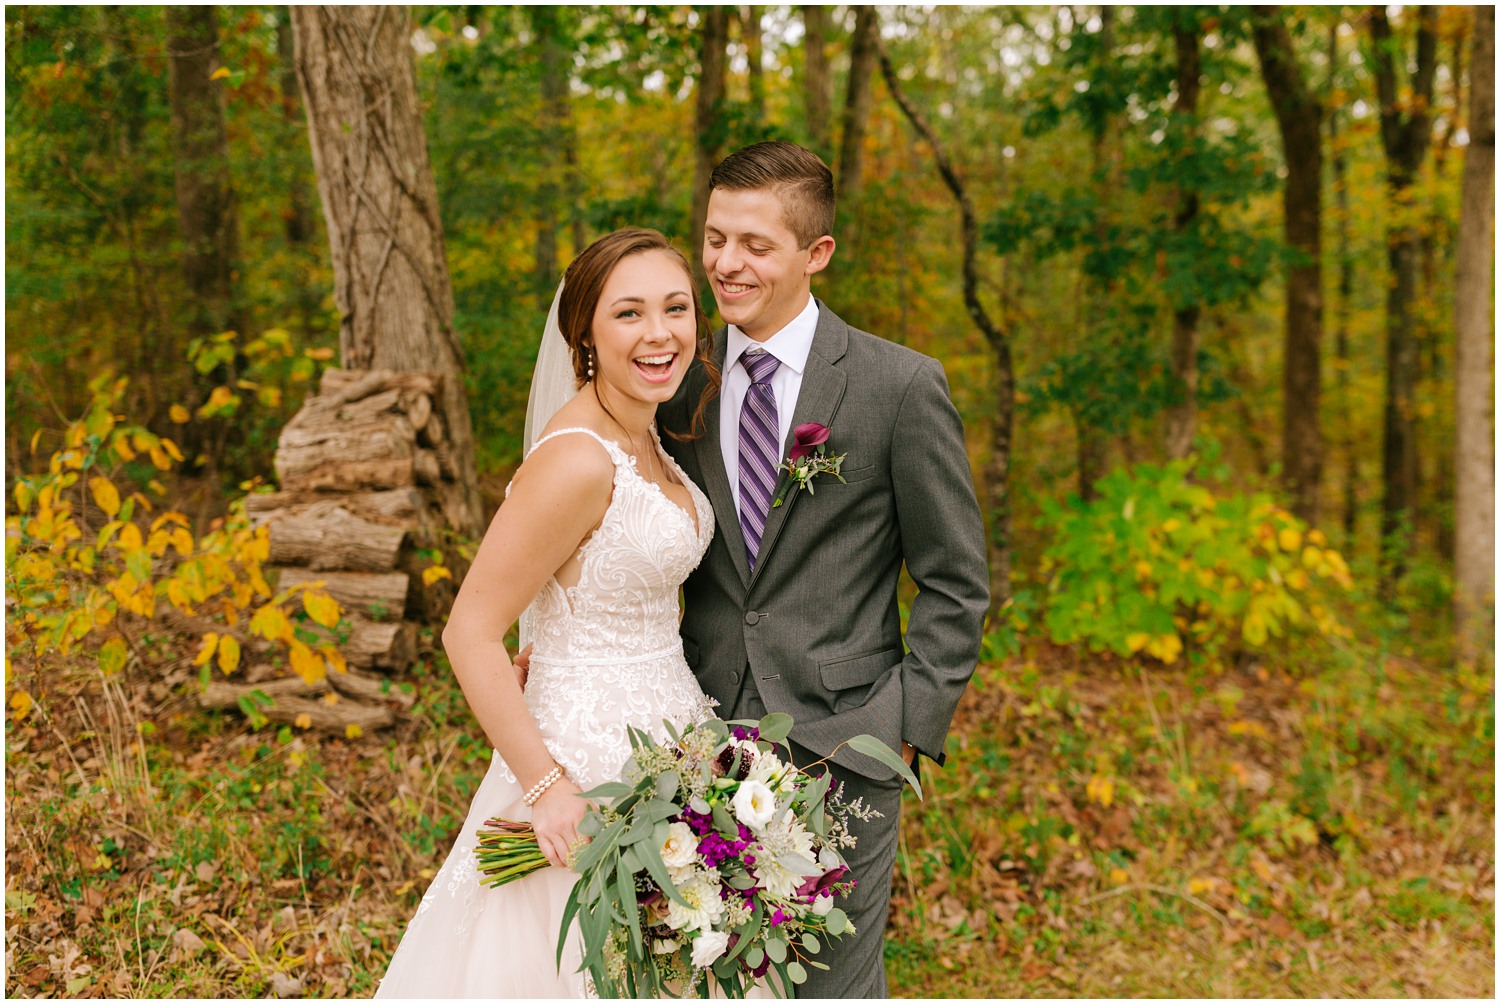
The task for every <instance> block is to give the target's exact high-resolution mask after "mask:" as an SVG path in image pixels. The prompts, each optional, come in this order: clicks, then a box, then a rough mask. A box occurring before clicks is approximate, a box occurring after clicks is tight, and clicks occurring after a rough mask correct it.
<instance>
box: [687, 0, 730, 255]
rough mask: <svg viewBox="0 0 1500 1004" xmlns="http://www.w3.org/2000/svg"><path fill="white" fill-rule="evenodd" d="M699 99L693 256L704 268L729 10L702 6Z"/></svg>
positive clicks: (720, 140)
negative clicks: (706, 221) (706, 224)
mask: <svg viewBox="0 0 1500 1004" xmlns="http://www.w3.org/2000/svg"><path fill="white" fill-rule="evenodd" d="M697 10H698V20H699V22H700V25H701V34H700V36H699V48H698V98H697V102H696V104H695V105H694V113H693V122H694V136H695V139H696V144H697V145H696V152H697V162H696V169H695V170H694V172H693V254H692V260H693V262H694V264H696V265H698V267H699V268H700V269H701V268H702V265H701V261H702V254H703V222H704V219H705V218H706V217H707V216H708V176H709V175H710V174H712V173H713V169H714V167H715V165H716V164H717V162H718V159H719V153H720V150H721V148H722V146H723V129H722V127H721V124H720V122H719V107H720V105H722V104H723V102H724V71H725V63H726V59H725V49H726V47H727V46H728V44H729V8H728V7H699V8H697Z"/></svg>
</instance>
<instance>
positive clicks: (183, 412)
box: [167, 404, 193, 425]
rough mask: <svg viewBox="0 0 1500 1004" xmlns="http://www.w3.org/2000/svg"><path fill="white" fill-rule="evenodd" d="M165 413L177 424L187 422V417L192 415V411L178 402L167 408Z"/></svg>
mask: <svg viewBox="0 0 1500 1004" xmlns="http://www.w3.org/2000/svg"><path fill="white" fill-rule="evenodd" d="M167 415H168V416H169V417H170V418H171V419H172V421H174V422H176V423H177V424H178V425H182V424H183V423H185V422H187V421H188V419H190V418H192V417H193V414H192V412H190V411H188V410H187V409H186V408H184V407H183V406H182V405H180V404H174V405H172V407H170V408H168V409H167Z"/></svg>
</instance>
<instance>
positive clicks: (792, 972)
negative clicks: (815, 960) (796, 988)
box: [786, 962, 807, 983]
mask: <svg viewBox="0 0 1500 1004" xmlns="http://www.w3.org/2000/svg"><path fill="white" fill-rule="evenodd" d="M786 974H787V976H789V977H791V980H792V982H793V983H806V982H807V970H806V969H803V968H802V963H800V962H788V963H787V964H786Z"/></svg>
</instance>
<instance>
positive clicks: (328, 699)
mask: <svg viewBox="0 0 1500 1004" xmlns="http://www.w3.org/2000/svg"><path fill="white" fill-rule="evenodd" d="M323 703H324V704H326V705H328V706H329V707H330V708H331V707H333V706H334V705H335V704H337V703H339V693H338V691H337V690H330V691H329V692H328V693H326V694H324V695H323Z"/></svg>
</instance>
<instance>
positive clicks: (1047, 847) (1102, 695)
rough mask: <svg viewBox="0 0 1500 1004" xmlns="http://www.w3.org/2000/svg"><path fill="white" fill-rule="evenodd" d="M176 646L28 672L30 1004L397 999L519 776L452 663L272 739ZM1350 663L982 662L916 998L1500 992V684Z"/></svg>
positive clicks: (16, 954) (1044, 652)
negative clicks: (420, 921) (420, 943)
mask: <svg viewBox="0 0 1500 1004" xmlns="http://www.w3.org/2000/svg"><path fill="white" fill-rule="evenodd" d="M163 644H164V645H168V646H169V643H167V642H165V641H164V642H163ZM168 655H169V652H168V651H167V649H163V650H162V657H163V663H162V664H163V665H171V666H176V667H178V668H176V669H173V670H171V671H169V672H168V673H167V674H166V676H165V678H162V677H160V676H159V675H148V674H146V673H145V672H143V671H142V670H141V668H140V667H139V666H138V665H135V664H132V666H131V667H130V668H129V669H127V672H126V674H124V675H123V676H121V677H116V678H114V679H111V680H107V681H106V680H105V679H104V678H102V677H101V676H100V674H99V672H98V670H97V668H93V667H87V668H85V667H82V666H78V665H63V664H50V665H43V666H31V667H23V666H12V667H11V672H12V673H13V674H18V673H19V674H22V675H29V677H30V682H31V689H32V692H33V693H34V694H37V695H38V706H37V708H36V709H35V710H34V711H33V712H32V713H31V714H30V715H29V716H28V717H27V718H26V719H25V720H24V721H12V722H10V723H9V725H8V728H7V731H6V751H7V785H6V823H7V826H6V836H5V839H6V865H7V869H6V874H7V885H6V896H5V902H6V921H7V923H6V935H5V936H6V951H7V960H8V963H9V964H8V966H7V975H6V992H7V995H8V996H12V997H32V996H50V997H59V996H74V997H89V996H117V997H176V996H204V997H238V996H264V995H274V994H276V993H277V992H285V993H288V994H291V995H303V996H323V997H353V996H368V995H369V994H371V993H372V992H373V990H374V987H375V981H376V980H377V979H378V978H379V976H380V975H381V974H382V972H383V971H384V967H385V963H386V961H387V959H388V958H389V956H390V953H391V951H392V950H393V949H394V947H395V945H396V943H397V941H398V940H399V937H400V934H401V931H402V930H403V928H404V925H405V922H406V920H407V918H408V917H409V916H410V915H411V913H412V912H413V911H414V910H415V907H416V905H417V902H418V900H419V898H420V896H421V894H422V892H423V890H424V888H425V885H426V883H427V881H428V879H430V877H431V876H432V875H433V874H434V872H435V870H436V868H437V867H438V865H439V864H440V863H441V861H442V858H443V856H444V854H446V852H447V849H448V847H449V846H450V845H451V842H452V839H453V837H454V835H455V830H456V828H457V827H458V826H459V825H460V824H461V821H462V820H463V818H464V814H465V812H466V810H467V806H468V801H469V797H470V795H471V794H472V792H473V791H474V790H475V788H476V787H477V785H478V782H479V779H480V778H481V777H482V775H483V772H484V769H485V767H486V765H487V763H486V761H487V756H488V750H487V746H486V744H485V743H484V742H483V741H482V739H481V738H480V737H479V734H478V730H477V728H476V727H475V726H474V724H473V722H472V721H471V720H470V718H469V717H468V714H467V711H466V709H465V707H464V705H463V700H462V696H461V695H460V694H459V692H458V689H457V687H456V686H455V685H454V684H453V683H452V681H451V677H450V676H449V674H448V673H447V672H446V670H445V669H443V668H442V666H441V663H440V662H437V661H433V660H430V659H429V661H428V663H427V668H425V669H419V671H418V672H417V674H416V675H415V676H414V678H413V683H414V684H415V686H416V688H417V691H418V694H419V701H418V703H417V705H416V706H415V708H414V710H413V712H412V714H411V716H410V717H409V718H408V719H407V720H406V721H404V722H403V723H402V724H401V725H400V726H399V727H397V728H396V729H394V730H392V731H390V732H387V733H384V734H379V735H372V736H369V737H366V738H363V739H360V740H354V741H349V740H345V739H342V738H327V737H320V736H317V735H314V734H307V733H298V732H296V730H286V729H283V730H281V731H280V732H279V733H278V732H276V731H273V730H263V731H261V732H252V731H250V730H249V729H248V728H247V727H246V726H245V725H244V724H243V722H242V721H241V720H239V719H238V718H236V717H226V716H221V715H219V714H216V713H215V714H210V713H206V712H202V711H200V710H198V709H197V708H196V706H195V704H194V703H193V701H192V699H191V693H192V686H191V683H190V682H189V681H188V673H189V672H190V668H187V667H186V660H183V659H177V660H176V661H175V662H172V661H170V660H169V659H168ZM1325 661H1326V662H1328V663H1329V665H1328V666H1326V667H1324V668H1319V669H1317V670H1316V671H1311V670H1309V671H1306V672H1304V673H1303V674H1301V675H1299V676H1296V677H1293V676H1290V675H1287V674H1285V673H1281V672H1272V671H1270V670H1266V669H1258V668H1255V667H1251V668H1248V669H1246V670H1243V671H1229V672H1225V673H1222V674H1212V673H1207V672H1202V671H1196V672H1193V671H1185V670H1178V669H1169V668H1165V667H1156V668H1152V669H1142V668H1141V667H1139V666H1137V665H1135V664H1118V663H1112V662H1101V661H1099V660H1097V659H1094V658H1092V657H1088V656H1085V655H1081V654H1079V653H1076V652H1073V651H1070V650H1063V649H1055V648H1051V647H1049V646H1045V645H1039V644H1028V645H1026V646H1024V647H1023V649H1022V651H1021V653H1020V654H1019V655H1018V656H1016V657H1014V658H1011V659H1008V660H1005V661H1003V662H998V663H995V664H990V665H985V666H982V667H981V668H980V670H979V672H978V673H977V674H976V678H975V681H974V683H973V685H972V686H971V687H970V689H969V692H968V693H967V695H966V697H965V699H964V702H963V704H962V706H961V708H960V711H959V715H958V718H957V721H956V723H955V729H954V732H953V735H952V736H951V738H950V745H949V762H948V766H947V767H946V768H945V769H942V770H931V771H928V772H926V777H927V779H928V780H927V783H928V786H929V789H930V790H929V795H928V798H927V800H926V801H925V802H921V803H918V802H916V801H915V800H914V799H912V798H910V797H908V801H907V804H906V807H905V813H904V818H903V837H902V842H901V850H900V855H899V860H898V868H897V873H896V876H895V884H894V894H893V903H892V916H891V924H890V929H889V931H888V938H887V949H886V964H887V968H888V973H889V977H890V981H891V987H892V992H893V993H894V994H896V995H897V996H904V997H981V996H982V997H1018V996H1110V997H1116V996H1184V997H1191V996H1252V997H1253V996H1307V997H1315V996H1320V995H1324V994H1329V995H1337V996H1472V997H1487V996H1493V994H1494V950H1493V945H1494V901H1493V896H1494V797H1493V796H1494V759H1493V756H1494V738H1493V737H1494V697H1493V679H1492V677H1491V676H1489V675H1487V674H1486V675H1483V676H1476V675H1468V674H1454V673H1452V672H1448V671H1438V670H1434V669H1431V668H1428V667H1426V666H1423V665H1421V664H1418V663H1416V662H1414V661H1411V659H1409V658H1407V657H1402V658H1395V657H1390V656H1380V655H1378V654H1376V655H1370V654H1368V653H1357V652H1354V651H1347V652H1342V653H1338V654H1336V655H1335V656H1333V657H1329V658H1326V659H1325ZM174 674H175V675H174ZM38 681H46V686H45V687H43V686H39V685H36V684H37V683H38Z"/></svg>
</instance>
